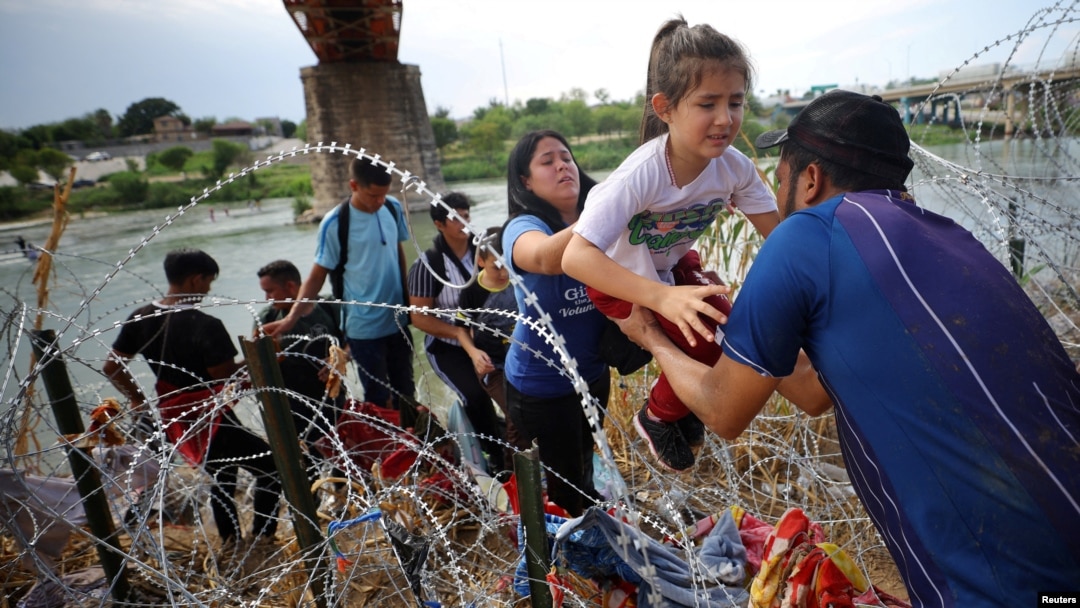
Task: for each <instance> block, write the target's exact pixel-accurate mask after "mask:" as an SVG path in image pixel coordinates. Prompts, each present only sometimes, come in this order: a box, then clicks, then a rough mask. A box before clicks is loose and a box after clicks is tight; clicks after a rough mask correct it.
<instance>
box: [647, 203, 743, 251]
mask: <svg viewBox="0 0 1080 608" xmlns="http://www.w3.org/2000/svg"><path fill="white" fill-rule="evenodd" d="M726 206H727V202H726V201H724V200H723V199H715V200H712V201H710V202H709V203H708V204H705V205H697V206H694V207H690V208H688V209H679V210H677V211H669V212H666V213H656V212H653V211H643V212H641V213H639V214H637V215H635V216H634V217H632V218H630V223H629V225H628V226H627V227H628V228H629V229H630V244H631V245H645V246H646V247H648V248H649V250H650V251H654V252H658V251H664V250H666V249H670V248H671V247H673V246H675V245H677V244H679V243H685V242H688V241H696V240H697V238H698V237H700V236H701V235H702V234H703V233H704V232H705V230H706V229H708V227H709V226H711V225H712V223H713V222H714V221H716V216H718V215H720V213H721V212H722V211H723V210H724V208H725V207H726Z"/></svg>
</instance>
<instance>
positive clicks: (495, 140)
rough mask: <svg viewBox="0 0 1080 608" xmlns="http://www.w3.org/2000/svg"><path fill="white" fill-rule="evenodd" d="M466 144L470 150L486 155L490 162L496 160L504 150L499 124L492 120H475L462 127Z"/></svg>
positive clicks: (479, 154)
mask: <svg viewBox="0 0 1080 608" xmlns="http://www.w3.org/2000/svg"><path fill="white" fill-rule="evenodd" d="M462 131H463V133H464V135H465V140H466V145H467V147H468V149H469V151H470V152H472V153H473V154H476V155H478V156H482V157H484V158H485V159H486V160H487V161H488V162H495V158H496V156H497V155H500V154H501V153H502V152H503V148H504V146H503V142H504V141H505V140H506V138H505V137H503V135H502V132H501V128H500V126H499V124H498V123H497V122H495V121H491V120H474V121H472V122H470V123H469V124H468V125H467V126H466V127H465V128H463V129H462Z"/></svg>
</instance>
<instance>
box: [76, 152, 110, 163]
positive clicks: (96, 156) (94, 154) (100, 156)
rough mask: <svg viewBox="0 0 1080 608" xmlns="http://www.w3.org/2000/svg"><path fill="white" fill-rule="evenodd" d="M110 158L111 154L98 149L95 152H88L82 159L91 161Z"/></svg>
mask: <svg viewBox="0 0 1080 608" xmlns="http://www.w3.org/2000/svg"><path fill="white" fill-rule="evenodd" d="M110 158H112V155H111V154H109V153H108V152H104V151H100V150H99V151H97V152H91V153H90V154H87V155H86V158H84V159H83V160H88V161H90V162H92V163H93V162H97V161H99V160H109V159H110Z"/></svg>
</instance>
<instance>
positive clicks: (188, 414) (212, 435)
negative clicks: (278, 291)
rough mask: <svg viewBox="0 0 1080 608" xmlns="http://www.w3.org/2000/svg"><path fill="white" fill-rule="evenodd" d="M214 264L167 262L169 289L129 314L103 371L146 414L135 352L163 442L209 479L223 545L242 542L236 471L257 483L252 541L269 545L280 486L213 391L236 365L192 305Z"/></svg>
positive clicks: (213, 326) (226, 342) (184, 259)
mask: <svg viewBox="0 0 1080 608" xmlns="http://www.w3.org/2000/svg"><path fill="white" fill-rule="evenodd" d="M217 275H218V264H217V262H216V261H215V260H214V258H212V257H210V255H209V254H207V253H205V252H203V251H200V250H197V249H179V250H176V251H171V252H169V254H168V255H166V256H165V277H166V279H167V280H168V281H169V289H168V291H167V292H166V294H165V296H164V297H162V298H161V299H160V300H157V301H154V302H152V303H151V304H148V305H146V306H143V307H141V308H139V309H137V310H136V311H135V312H133V313H131V316H129V317H128V320H127V321H126V322H125V323H124V325H123V326H122V327H121V328H120V334H119V335H118V336H117V337H116V341H115V342H113V345H112V352H111V353H110V355H109V358H108V360H107V361H106V362H105V365H104V367H103V369H102V371H103V372H104V373H105V376H106V377H107V378H108V379H109V381H110V382H112V384H113V386H115V387H116V388H117V389H118V390H119V391H121V392H122V393H124V395H126V396H127V397H128V399H129V400H130V402H131V410H132V412H133V413H135V414H136V415H139V414H144V413H145V408H146V396H145V394H144V393H143V391H142V390H141V389H140V388H139V387H138V385H137V384H136V383H135V380H134V378H133V376H132V375H131V372H130V370H129V368H128V365H129V363H130V361H131V359H133V358H135V357H136V356H137V355H139V354H141V355H142V356H143V357H144V358H145V359H146V362H147V363H148V364H149V365H150V369H151V370H153V372H154V376H155V377H156V379H157V382H156V383H155V385H154V388H155V392H156V393H157V396H158V409H159V410H160V412H161V418H162V423H163V425H164V427H165V436H166V437H167V438H168V439H169V441H170V442H172V443H173V444H175V445H176V447H177V450H178V451H179V452H180V453H181V454H182V455H183V456H184V458H185V459H187V461H188V462H189V463H190V464H191V465H192V466H196V467H197V466H200V465H201V466H202V467H203V468H204V469H205V470H206V472H207V473H209V474H210V476H211V477H213V479H214V485H213V487H212V488H211V489H210V496H211V501H210V506H211V509H212V511H213V513H214V522H215V523H216V524H217V528H218V534H219V535H220V536H221V539H222V542H223V544H230V543H235V542H236V541H239V540H240V538H239V537H240V533H239V530H238V525H239V515H238V511H237V506H236V502H235V499H234V494H235V491H236V477H237V472H238V469H239V468H240V467H243V468H245V469H247V470H248V471H249V472H251V474H252V475H253V476H254V477H255V492H254V495H255V498H254V511H255V513H254V517H253V519H252V527H251V536H250V540H252V541H255V540H262V539H273V536H274V533H275V532H276V530H277V519H276V513H277V507H278V497H279V495H280V493H281V482H280V481H279V480H278V477H277V468H276V466H275V465H274V458H273V455H272V454H271V452H270V446H269V445H268V444H267V443H266V441H265V440H263V439H262V438H261V437H259V436H258V435H256V434H255V433H254V432H253V431H251V430H250V429H248V428H247V427H245V426H244V425H243V424H241V423H240V420H239V418H237V416H236V413H235V412H233V410H232V406H231V403H229V402H228V400H227V399H223V398H222V397H221V396H220V395H219V393H221V391H222V388H223V387H224V386H225V383H224V382H223V381H224V380H227V379H228V378H230V377H231V376H232V375H233V374H234V373H235V372H236V371H237V370H239V369H240V368H241V367H242V365H241V363H239V362H237V361H236V355H237V350H236V346H234V345H233V342H232V338H231V337H230V336H229V332H228V331H227V330H226V329H225V325H224V324H223V323H222V322H221V320H219V319H216V318H214V317H212V316H210V315H208V314H206V313H204V312H203V311H201V310H199V309H198V308H197V307H196V305H197V304H198V303H199V302H201V301H202V299H203V297H205V296H206V294H207V293H209V292H210V284H211V283H212V282H213V281H214V279H216V278H217Z"/></svg>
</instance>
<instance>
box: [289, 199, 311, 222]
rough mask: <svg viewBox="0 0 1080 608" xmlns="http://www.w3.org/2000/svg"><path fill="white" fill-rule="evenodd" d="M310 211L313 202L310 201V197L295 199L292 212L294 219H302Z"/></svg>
mask: <svg viewBox="0 0 1080 608" xmlns="http://www.w3.org/2000/svg"><path fill="white" fill-rule="evenodd" d="M308 209H311V201H309V200H308V197H306V196H298V197H296V198H294V199H293V204H292V210H293V217H294V218H297V217H300V216H301V215H303V214H304V212H305V211H307V210H308Z"/></svg>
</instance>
